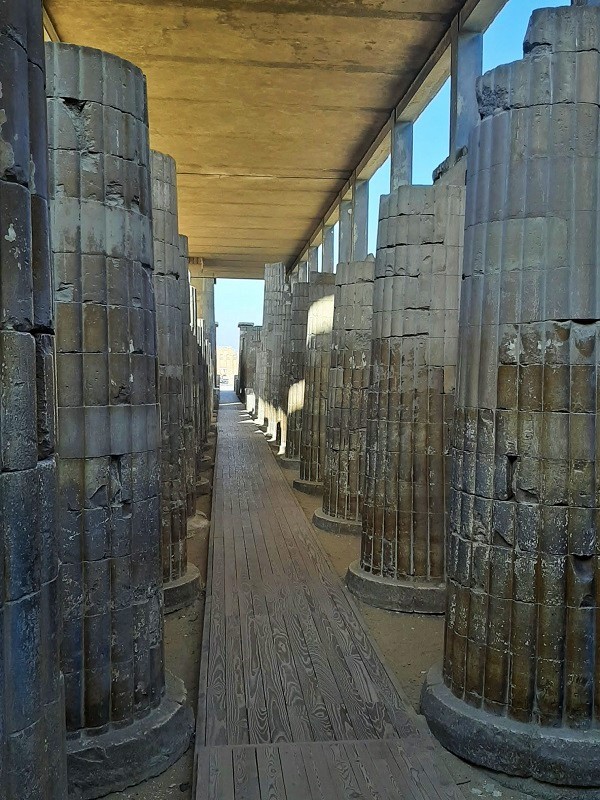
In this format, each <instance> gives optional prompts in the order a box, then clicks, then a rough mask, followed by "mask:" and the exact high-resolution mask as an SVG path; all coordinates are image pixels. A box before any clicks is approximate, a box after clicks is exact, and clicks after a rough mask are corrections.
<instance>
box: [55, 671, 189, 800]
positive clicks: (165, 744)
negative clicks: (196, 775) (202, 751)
mask: <svg viewBox="0 0 600 800" xmlns="http://www.w3.org/2000/svg"><path fill="white" fill-rule="evenodd" d="M193 730H194V714H193V713H192V709H191V708H190V706H189V705H188V702H187V693H186V690H185V686H184V685H183V682H182V681H180V680H179V678H176V677H175V676H174V675H171V674H170V673H169V672H167V674H166V689H165V695H164V697H163V699H162V701H161V703H160V705H159V706H158V708H155V709H154V710H153V711H152V712H151V713H150V714H148V715H147V716H146V717H143V718H142V719H139V720H136V721H135V722H133V723H132V724H131V725H127V726H126V727H123V728H112V729H111V730H109V731H107V732H106V733H102V734H100V735H98V736H89V735H87V734H83V735H82V736H80V737H79V738H78V739H73V740H70V741H68V742H67V770H68V776H69V800H93V798H96V797H103V796H104V795H106V794H109V792H120V791H123V790H125V789H127V788H129V787H130V786H136V785H137V784H138V783H142V781H146V780H148V778H153V777H155V776H156V775H160V774H161V773H162V772H164V771H165V770H166V769H168V768H169V767H170V766H171V765H172V764H174V763H175V762H176V761H177V760H178V759H179V758H181V756H182V755H183V754H184V753H185V751H186V750H187V749H188V747H189V744H190V741H191V738H192V733H193Z"/></svg>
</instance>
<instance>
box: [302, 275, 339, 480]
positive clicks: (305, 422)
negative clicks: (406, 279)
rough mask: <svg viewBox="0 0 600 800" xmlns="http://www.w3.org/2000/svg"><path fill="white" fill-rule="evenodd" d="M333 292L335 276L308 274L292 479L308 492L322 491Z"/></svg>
mask: <svg viewBox="0 0 600 800" xmlns="http://www.w3.org/2000/svg"><path fill="white" fill-rule="evenodd" d="M334 294H335V275H333V274H331V273H317V272H314V273H311V275H310V283H309V289H308V304H309V308H308V321H307V328H306V355H305V362H304V403H303V406H302V432H301V436H300V478H299V479H297V480H295V481H294V488H296V489H298V490H299V491H301V492H305V493H307V494H319V493H320V492H321V491H322V490H323V478H324V474H325V430H326V425H327V396H328V387H329V368H330V365H331V334H332V328H333V305H334Z"/></svg>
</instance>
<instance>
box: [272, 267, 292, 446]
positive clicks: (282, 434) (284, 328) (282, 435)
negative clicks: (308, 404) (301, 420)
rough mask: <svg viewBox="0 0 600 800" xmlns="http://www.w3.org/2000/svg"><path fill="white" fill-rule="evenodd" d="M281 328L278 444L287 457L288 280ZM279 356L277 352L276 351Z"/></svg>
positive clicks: (289, 356)
mask: <svg viewBox="0 0 600 800" xmlns="http://www.w3.org/2000/svg"><path fill="white" fill-rule="evenodd" d="M279 329H280V332H281V335H280V341H279V343H278V350H279V387H278V399H279V412H278V417H277V439H276V441H277V444H278V445H279V450H278V453H277V455H278V456H279V457H285V442H286V439H287V426H288V400H289V393H290V380H291V363H290V362H291V352H290V347H289V343H290V341H291V335H292V286H291V284H290V283H289V282H288V281H287V280H286V281H285V283H284V285H283V292H282V296H281V304H280V316H279ZM275 357H277V353H275Z"/></svg>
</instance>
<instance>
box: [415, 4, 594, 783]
mask: <svg viewBox="0 0 600 800" xmlns="http://www.w3.org/2000/svg"><path fill="white" fill-rule="evenodd" d="M599 86H600V8H597V7H596V8H593V7H587V8H586V7H578V8H576V7H573V8H556V9H543V10H540V11H536V12H534V14H533V17H532V20H531V22H530V26H529V30H528V33H527V38H526V40H525V58H524V59H523V60H522V61H517V62H515V63H513V64H510V65H507V66H501V67H498V68H497V69H495V70H493V71H492V72H490V73H488V74H487V75H485V76H484V77H483V78H482V79H481V80H480V81H479V84H478V97H479V109H480V113H481V116H482V120H481V122H480V124H479V125H478V126H477V127H476V128H475V130H474V132H473V134H472V137H471V141H470V144H469V166H468V185H467V197H468V199H467V212H466V239H465V262H464V274H465V279H464V281H463V295H462V300H461V302H462V312H461V322H460V337H459V340H460V355H459V365H460V366H459V379H458V391H457V407H456V416H455V432H454V444H453V450H452V462H453V468H452V498H451V512H450V526H449V531H450V542H449V565H448V611H447V618H446V649H445V655H444V666H443V677H442V675H440V673H439V672H438V671H433V672H432V674H431V675H430V676H429V681H428V685H427V686H426V687H425V689H424V692H423V698H422V705H423V710H424V712H425V714H426V716H427V719H428V721H429V724H430V726H431V728H432V730H433V731H434V733H435V734H436V735H437V736H438V738H440V740H441V741H442V742H443V743H444V745H445V746H446V747H448V748H449V749H451V750H452V751H454V752H455V753H457V754H458V755H460V756H462V757H464V758H467V759H468V760H469V761H472V762H475V763H477V764H482V765H485V766H486V767H491V768H492V769H494V770H499V771H504V772H509V773H512V774H516V775H529V776H532V777H534V778H537V779H540V780H543V781H549V782H552V783H558V784H561V785H571V786H598V785H600V735H599V730H598V707H599V696H600V695H599V687H600V666H599V665H600V662H599V661H598V657H597V652H598V644H599V641H600V633H599V630H598V622H597V620H598V606H599V602H598V589H599V585H600V581H599V577H600V576H599V572H598V563H599V562H598V526H597V521H596V520H597V514H598V497H599V494H598V490H599V484H598V472H597V468H596V458H597V454H596V448H597V426H596V418H597V408H598V399H599V396H598V383H597V370H598V346H599V345H598V341H599V340H598V332H599V329H600V306H599V299H598V298H599V296H598V291H597V286H598V249H597V238H598V219H599V211H600V207H599V198H598V178H599V174H600V170H599V164H600V161H599V159H598V155H599V154H598V147H599V144H598V141H599V140H598V131H599V128H600V108H599V106H600V92H599Z"/></svg>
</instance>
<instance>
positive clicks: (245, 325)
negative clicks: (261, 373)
mask: <svg viewBox="0 0 600 800" xmlns="http://www.w3.org/2000/svg"><path fill="white" fill-rule="evenodd" d="M238 328H239V329H240V345H239V353H238V397H239V398H240V400H241V401H242V402H243V403H244V404H245V402H246V389H248V390H249V391H252V390H253V383H254V374H253V373H254V369H256V352H255V351H254V350H253V349H252V346H251V342H252V330H253V328H254V323H253V322H240V323H239V324H238ZM252 358H254V364H252Z"/></svg>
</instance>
